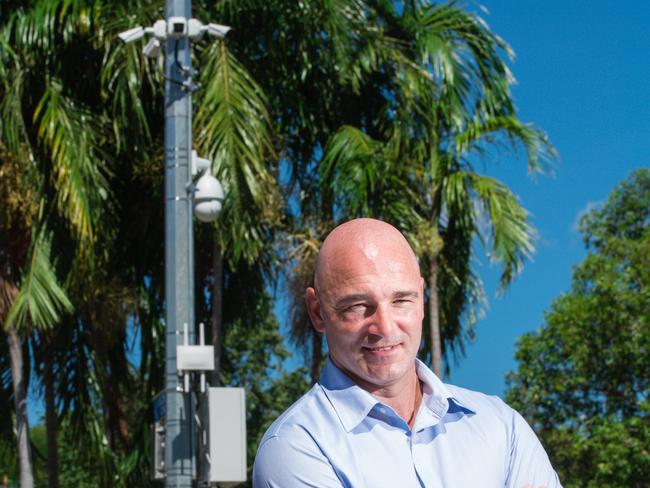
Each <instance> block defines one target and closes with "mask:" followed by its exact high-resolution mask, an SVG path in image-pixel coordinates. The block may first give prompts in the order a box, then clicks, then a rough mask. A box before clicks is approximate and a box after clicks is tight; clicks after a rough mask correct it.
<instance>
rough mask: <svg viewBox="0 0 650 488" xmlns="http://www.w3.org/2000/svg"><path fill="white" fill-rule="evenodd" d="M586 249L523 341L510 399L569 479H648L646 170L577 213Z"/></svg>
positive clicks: (576, 482) (609, 483) (615, 482)
mask: <svg viewBox="0 0 650 488" xmlns="http://www.w3.org/2000/svg"><path fill="white" fill-rule="evenodd" d="M580 232H581V233H582V237H583V240H584V243H585V245H586V246H587V249H588V251H589V254H588V256H587V257H586V258H585V260H584V261H583V262H582V263H581V264H580V265H579V266H577V267H576V268H575V269H574V272H573V284H572V286H571V290H570V291H569V292H567V293H565V294H563V295H562V296H560V297H559V298H557V299H556V300H555V301H554V302H553V304H552V305H551V308H550V310H549V311H548V312H547V314H546V323H545V324H544V325H543V326H542V327H541V329H540V330H539V331H538V332H535V333H530V334H527V335H525V336H523V337H522V338H521V339H520V342H519V346H518V350H517V353H516V358H517V361H518V363H519V366H518V369H517V371H515V372H513V373H511V374H510V375H509V377H508V385H509V390H508V394H507V397H508V400H509V401H510V402H511V403H512V405H513V407H515V408H516V409H518V410H519V411H521V412H522V413H523V414H524V416H525V417H526V418H527V419H528V421H529V422H530V423H531V424H532V426H533V427H534V428H535V430H536V431H537V432H538V434H539V435H540V436H541V438H542V440H543V442H544V443H545V445H546V447H547V449H548V451H549V454H550V457H551V460H552V461H553V464H554V466H555V467H556V469H557V470H558V471H559V474H560V479H562V480H563V481H564V483H565V486H567V487H576V488H577V487H620V486H626V487H638V488H640V487H642V486H647V483H648V480H650V452H649V447H650V399H649V398H648V393H649V389H650V375H648V372H649V371H650V170H648V169H640V170H638V171H636V172H634V173H633V174H632V175H630V176H629V178H628V179H627V180H625V181H624V182H622V183H621V184H620V185H618V186H617V187H616V188H615V189H614V190H613V191H612V193H611V194H610V196H609V198H608V199H607V201H606V202H605V203H604V204H602V205H601V206H600V207H599V208H597V209H595V210H592V211H590V212H589V213H587V214H586V215H584V216H583V217H582V219H581V220H580Z"/></svg>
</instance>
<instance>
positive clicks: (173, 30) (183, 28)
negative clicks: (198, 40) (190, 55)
mask: <svg viewBox="0 0 650 488" xmlns="http://www.w3.org/2000/svg"><path fill="white" fill-rule="evenodd" d="M167 35H168V36H170V37H173V38H176V39H178V38H179V37H185V36H186V35H187V19H186V18H185V17H170V18H169V20H168V21H167Z"/></svg>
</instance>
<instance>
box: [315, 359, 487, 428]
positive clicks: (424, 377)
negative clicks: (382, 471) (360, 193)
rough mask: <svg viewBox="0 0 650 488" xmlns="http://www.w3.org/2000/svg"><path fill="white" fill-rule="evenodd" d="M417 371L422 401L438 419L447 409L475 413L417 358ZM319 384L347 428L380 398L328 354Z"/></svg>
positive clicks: (353, 425) (358, 422) (356, 422)
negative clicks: (337, 364) (366, 388)
mask: <svg viewBox="0 0 650 488" xmlns="http://www.w3.org/2000/svg"><path fill="white" fill-rule="evenodd" d="M415 365H416V368H417V375H418V377H419V378H420V380H421V381H422V383H423V384H424V392H423V393H424V394H423V398H422V403H423V405H424V406H425V407H426V408H427V409H428V410H429V411H430V412H431V413H432V414H433V415H434V416H435V417H437V418H438V419H440V418H442V417H443V416H444V415H445V414H446V413H447V412H450V413H452V412H454V413H455V412H463V413H471V414H473V413H476V412H475V411H474V410H472V409H469V408H467V407H466V406H465V405H463V404H462V403H461V402H460V401H458V400H457V399H456V398H453V397H452V396H451V394H450V393H449V390H448V389H447V387H446V386H445V384H444V383H443V382H442V381H440V379H439V378H438V377H437V376H436V375H435V374H434V373H433V371H431V370H430V369H429V368H428V367H427V366H426V365H425V364H424V363H423V362H422V361H420V360H419V359H417V358H416V360H415ZM319 384H320V386H321V387H322V388H323V391H324V392H325V395H326V396H327V398H328V399H329V401H330V403H331V404H332V406H333V407H334V410H335V411H336V414H337V415H338V417H339V420H340V421H341V423H342V424H343V428H344V429H345V430H346V432H350V431H351V430H352V429H354V428H355V427H356V426H357V425H359V424H360V423H361V422H362V421H363V419H364V418H366V416H367V415H368V413H369V412H370V411H371V410H372V409H373V408H374V407H375V406H376V405H377V404H379V403H380V402H378V401H377V399H376V398H375V397H374V396H372V395H371V394H370V393H368V392H367V391H366V390H364V389H362V388H360V387H359V386H357V384H356V383H355V382H354V381H352V379H351V378H350V377H349V376H348V375H346V374H345V373H344V372H343V371H341V370H340V369H339V368H338V367H337V366H336V365H335V364H334V363H333V362H332V360H331V358H330V357H329V356H328V357H327V362H326V364H325V369H324V370H323V373H322V375H321V378H320V381H319Z"/></svg>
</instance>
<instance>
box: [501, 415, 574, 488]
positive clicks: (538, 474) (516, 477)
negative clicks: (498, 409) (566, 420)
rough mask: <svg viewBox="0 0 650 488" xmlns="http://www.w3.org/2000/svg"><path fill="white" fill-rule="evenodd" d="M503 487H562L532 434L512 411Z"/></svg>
mask: <svg viewBox="0 0 650 488" xmlns="http://www.w3.org/2000/svg"><path fill="white" fill-rule="evenodd" d="M506 488H562V485H561V484H560V480H559V479H558V476H557V473H556V472H555V470H554V469H553V466H551V462H550V461H549V459H548V456H547V454H546V451H544V448H543V447H542V444H541V443H540V442H539V439H538V438H537V436H536V435H535V432H533V429H531V428H530V426H529V425H528V424H527V423H526V421H525V420H524V418H523V417H522V416H521V415H519V413H517V412H515V411H514V410H513V419H512V433H511V444H510V464H509V469H508V478H507V481H506Z"/></svg>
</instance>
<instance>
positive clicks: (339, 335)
mask: <svg viewBox="0 0 650 488" xmlns="http://www.w3.org/2000/svg"><path fill="white" fill-rule="evenodd" d="M397 244H398V245H395V243H393V242H390V243H389V244H388V245H386V244H384V243H382V242H378V243H373V242H366V243H362V244H360V245H358V246H356V247H355V246H349V245H345V246H343V247H341V248H340V249H337V250H336V252H335V253H331V254H333V256H332V259H331V260H330V261H328V262H326V263H324V266H323V269H322V270H321V271H322V272H321V273H320V275H319V278H320V279H319V283H318V291H315V290H314V289H313V288H310V289H308V290H307V297H306V301H307V307H308V309H309V313H310V317H311V319H312V323H313V324H314V326H315V327H316V329H317V330H319V331H321V332H325V333H326V335H327V344H328V348H329V353H330V356H331V358H332V360H333V361H334V363H335V364H336V365H337V366H338V367H339V368H341V369H342V370H343V371H345V372H346V373H347V374H348V375H349V376H350V377H352V378H353V379H354V380H355V381H356V382H357V383H358V384H359V386H361V387H362V388H364V389H366V390H368V391H371V392H372V391H376V390H378V389H383V388H388V387H393V386H394V385H400V384H404V385H406V384H408V382H410V381H414V375H415V365H414V359H415V356H416V355H417V351H418V348H419V346H420V339H421V333H422V319H423V313H424V307H423V280H422V278H421V277H420V275H419V269H418V267H417V264H416V262H415V259H414V258H413V255H412V253H411V251H410V249H409V248H408V246H407V244H406V242H403V243H401V244H402V245H401V246H400V245H399V244H400V243H399V242H398V243H397ZM327 259H328V260H329V255H328V258H327Z"/></svg>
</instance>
